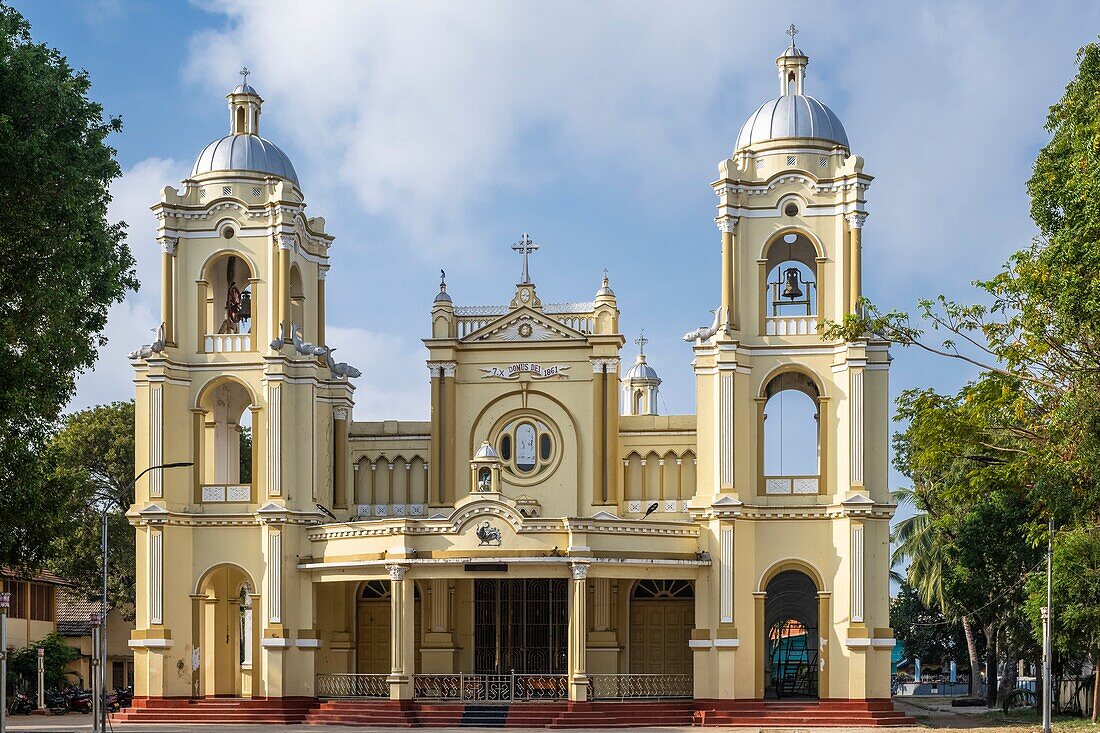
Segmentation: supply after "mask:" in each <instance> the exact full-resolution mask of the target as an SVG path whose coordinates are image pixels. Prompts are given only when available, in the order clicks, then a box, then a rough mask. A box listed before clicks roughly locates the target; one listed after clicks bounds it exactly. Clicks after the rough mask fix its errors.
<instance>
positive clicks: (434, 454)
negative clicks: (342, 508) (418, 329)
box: [371, 362, 446, 506]
mask: <svg viewBox="0 0 1100 733" xmlns="http://www.w3.org/2000/svg"><path fill="white" fill-rule="evenodd" d="M428 371H429V372H430V373H431V385H432V386H431V401H432V406H431V418H432V427H431V436H432V437H431V442H430V443H429V444H428V466H429V469H428V505H429V506H441V505H443V504H445V503H446V502H445V500H444V497H443V487H444V486H445V485H446V482H445V481H444V479H443V461H442V460H440V453H441V452H442V446H443V422H442V420H443V403H442V402H441V400H442V397H443V384H442V379H443V367H441V366H439V364H438V363H437V362H430V363H429V364H428ZM373 501H374V499H371V502H372V503H373Z"/></svg>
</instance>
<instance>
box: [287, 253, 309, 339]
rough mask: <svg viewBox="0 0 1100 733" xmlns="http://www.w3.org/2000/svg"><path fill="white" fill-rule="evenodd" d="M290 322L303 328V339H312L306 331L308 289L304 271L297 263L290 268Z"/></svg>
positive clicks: (296, 326)
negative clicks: (304, 284) (303, 275)
mask: <svg viewBox="0 0 1100 733" xmlns="http://www.w3.org/2000/svg"><path fill="white" fill-rule="evenodd" d="M290 322H291V323H293V324H294V328H299V329H301V330H302V339H303V340H306V341H309V340H310V338H309V337H307V335H306V333H305V330H306V291H305V288H304V287H303V285H302V272H301V270H299V269H298V265H296V264H295V265H293V266H292V267H291V268H290ZM311 336H312V334H310V337H311Z"/></svg>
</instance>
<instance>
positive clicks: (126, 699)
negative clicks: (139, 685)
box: [115, 687, 134, 708]
mask: <svg viewBox="0 0 1100 733" xmlns="http://www.w3.org/2000/svg"><path fill="white" fill-rule="evenodd" d="M115 696H116V697H117V698H118V706H119V707H120V708H128V707H130V706H131V705H133V704H134V690H133V688H132V687H116V688H115Z"/></svg>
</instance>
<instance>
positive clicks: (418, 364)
mask: <svg viewBox="0 0 1100 733" xmlns="http://www.w3.org/2000/svg"><path fill="white" fill-rule="evenodd" d="M326 336H327V339H326V340H327V341H328V342H329V344H330V345H331V346H333V347H335V349H336V351H335V353H334V354H333V358H335V359H336V361H346V362H347V363H349V364H351V365H352V366H354V367H357V368H358V369H360V370H361V371H362V372H363V376H362V377H360V378H358V379H354V380H352V384H354V385H355V387H356V391H355V419H356V420H426V419H428V415H429V409H430V406H429V401H430V400H429V397H430V394H429V389H428V370H427V368H426V367H425V365H424V359H425V356H426V352H425V351H424V345H423V344H421V343H420V342H418V341H417V342H413V341H412V340H410V339H406V338H403V337H401V336H397V335H394V334H389V333H376V332H372V331H366V330H364V329H361V328H343V327H340V326H329V327H328V328H327V329H326Z"/></svg>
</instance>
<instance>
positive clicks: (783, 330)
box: [764, 316, 817, 336]
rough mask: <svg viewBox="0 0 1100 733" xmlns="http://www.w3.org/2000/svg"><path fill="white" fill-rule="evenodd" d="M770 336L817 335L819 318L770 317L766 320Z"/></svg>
mask: <svg viewBox="0 0 1100 733" xmlns="http://www.w3.org/2000/svg"><path fill="white" fill-rule="evenodd" d="M764 333H765V334H767V335H768V336H810V335H813V334H815V333H817V316H768V317H767V318H765V319H764Z"/></svg>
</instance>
